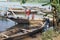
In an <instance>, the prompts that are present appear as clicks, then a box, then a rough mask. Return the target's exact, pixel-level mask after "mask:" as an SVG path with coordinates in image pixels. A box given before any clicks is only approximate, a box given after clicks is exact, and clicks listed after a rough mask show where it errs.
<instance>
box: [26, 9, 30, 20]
mask: <svg viewBox="0 0 60 40" xmlns="http://www.w3.org/2000/svg"><path fill="white" fill-rule="evenodd" d="M30 13H31V10H30V9H27V10H26V16H27V18H28V19H29V15H30Z"/></svg>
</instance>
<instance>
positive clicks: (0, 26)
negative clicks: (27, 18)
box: [0, 18, 15, 31]
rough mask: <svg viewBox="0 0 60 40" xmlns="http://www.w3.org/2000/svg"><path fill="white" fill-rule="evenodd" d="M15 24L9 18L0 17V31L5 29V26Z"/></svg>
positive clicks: (8, 26)
mask: <svg viewBox="0 0 60 40" xmlns="http://www.w3.org/2000/svg"><path fill="white" fill-rule="evenodd" d="M14 25H15V22H14V21H11V20H9V19H5V18H4V19H2V18H0V31H5V30H6V29H7V28H10V27H12V26H14Z"/></svg>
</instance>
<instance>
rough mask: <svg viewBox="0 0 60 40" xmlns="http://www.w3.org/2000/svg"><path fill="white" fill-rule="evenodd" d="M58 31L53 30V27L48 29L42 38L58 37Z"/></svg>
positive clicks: (48, 39) (43, 39)
mask: <svg viewBox="0 0 60 40" xmlns="http://www.w3.org/2000/svg"><path fill="white" fill-rule="evenodd" d="M57 36H58V33H57V32H55V31H53V30H52V29H49V30H47V31H46V32H43V33H42V40H53V37H57Z"/></svg>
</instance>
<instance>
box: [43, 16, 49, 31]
mask: <svg viewBox="0 0 60 40" xmlns="http://www.w3.org/2000/svg"><path fill="white" fill-rule="evenodd" d="M44 19H45V21H44V28H43V31H46V30H48V28H49V25H50V19H49V18H48V17H45V18H44Z"/></svg>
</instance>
